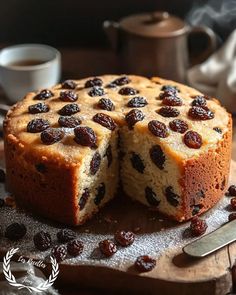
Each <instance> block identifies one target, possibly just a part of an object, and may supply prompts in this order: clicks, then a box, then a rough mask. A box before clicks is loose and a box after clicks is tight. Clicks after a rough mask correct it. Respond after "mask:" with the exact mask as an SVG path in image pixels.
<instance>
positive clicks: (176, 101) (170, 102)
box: [162, 96, 183, 106]
mask: <svg viewBox="0 0 236 295" xmlns="http://www.w3.org/2000/svg"><path fill="white" fill-rule="evenodd" d="M162 104H164V105H166V106H182V104H183V101H182V99H181V98H180V97H178V96H166V97H164V98H163V100H162Z"/></svg>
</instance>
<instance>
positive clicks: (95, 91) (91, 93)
mask: <svg viewBox="0 0 236 295" xmlns="http://www.w3.org/2000/svg"><path fill="white" fill-rule="evenodd" d="M104 94H105V92H104V89H103V88H102V87H98V86H94V87H93V88H92V89H91V90H90V91H89V92H88V95H89V96H91V97H94V96H102V95H104Z"/></svg>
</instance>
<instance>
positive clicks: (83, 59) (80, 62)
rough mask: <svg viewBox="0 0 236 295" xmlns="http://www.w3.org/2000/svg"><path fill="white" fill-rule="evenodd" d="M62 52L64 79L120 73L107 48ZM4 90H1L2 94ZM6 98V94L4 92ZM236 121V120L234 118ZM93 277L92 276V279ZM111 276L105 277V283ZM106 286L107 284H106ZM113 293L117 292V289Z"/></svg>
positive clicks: (81, 293)
mask: <svg viewBox="0 0 236 295" xmlns="http://www.w3.org/2000/svg"><path fill="white" fill-rule="evenodd" d="M59 50H60V51H61V53H62V80H64V79H79V78H82V77H87V76H95V75H101V74H107V73H110V74H116V73H117V74H119V73H120V70H119V63H118V60H117V58H116V55H115V54H114V53H113V52H112V51H110V50H106V49H76V48H75V49H71V48H63V49H60V48H59ZM1 94H2V91H1V90H0V96H1ZM2 98H3V100H4V95H3V94H2ZM234 122H236V120H234ZM235 136H236V135H235V133H234V140H233V153H232V158H233V159H234V160H236V138H235ZM92 279H93V278H91V280H92ZM108 280H109V278H104V283H105V282H107V281H108ZM104 287H105V286H104ZM59 293H60V294H61V295H98V294H103V295H105V294H110V293H111V292H109V291H101V290H87V289H86V290H84V289H83V290H74V289H70V288H69V287H68V286H67V287H66V288H64V289H59ZM112 294H116V293H115V290H114V292H113V291H112Z"/></svg>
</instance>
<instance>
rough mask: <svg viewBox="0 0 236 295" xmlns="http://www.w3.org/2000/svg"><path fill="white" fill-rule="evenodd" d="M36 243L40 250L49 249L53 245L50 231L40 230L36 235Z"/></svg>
mask: <svg viewBox="0 0 236 295" xmlns="http://www.w3.org/2000/svg"><path fill="white" fill-rule="evenodd" d="M33 240H34V245H35V247H36V248H37V249H38V250H40V251H45V250H47V249H49V248H50V247H51V245H52V239H51V236H50V234H49V233H48V232H45V231H40V232H38V233H37V234H36V235H34V238H33Z"/></svg>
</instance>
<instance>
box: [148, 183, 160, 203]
mask: <svg viewBox="0 0 236 295" xmlns="http://www.w3.org/2000/svg"><path fill="white" fill-rule="evenodd" d="M145 197H146V200H147V202H148V204H149V205H151V206H158V205H159V204H160V201H159V200H157V198H156V197H157V195H156V193H155V192H154V191H153V190H152V189H151V188H150V187H149V186H147V187H146V188H145Z"/></svg>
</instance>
